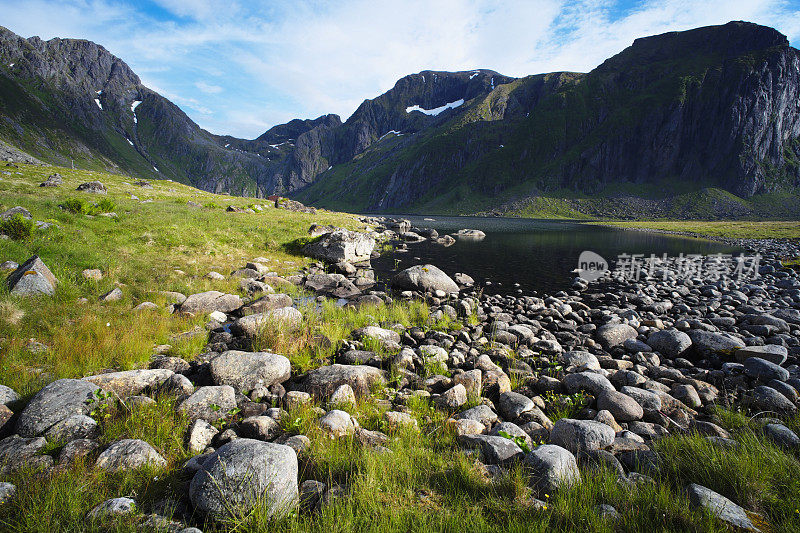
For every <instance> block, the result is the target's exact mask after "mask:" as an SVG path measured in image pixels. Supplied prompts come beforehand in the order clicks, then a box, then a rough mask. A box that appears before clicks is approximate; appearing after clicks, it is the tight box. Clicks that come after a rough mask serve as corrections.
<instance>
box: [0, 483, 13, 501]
mask: <svg viewBox="0 0 800 533" xmlns="http://www.w3.org/2000/svg"><path fill="white" fill-rule="evenodd" d="M16 493H17V487H16V486H14V484H13V483H8V482H7V481H2V482H0V505H4V504H6V503H9V502H10V501H11V500H12V499H13V498H14V495H15V494H16Z"/></svg>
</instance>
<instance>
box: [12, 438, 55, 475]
mask: <svg viewBox="0 0 800 533" xmlns="http://www.w3.org/2000/svg"><path fill="white" fill-rule="evenodd" d="M45 444H47V440H46V439H45V438H44V437H29V438H25V437H20V436H19V435H11V436H10V437H6V438H5V439H3V440H0V475H5V474H10V473H12V472H15V471H17V470H19V469H20V468H25V467H26V466H33V465H35V464H36V463H35V461H36V459H35V458H36V454H37V453H39V451H40V450H41V449H42V448H44V446H45ZM50 464H52V459H51V461H50ZM45 466H46V465H45Z"/></svg>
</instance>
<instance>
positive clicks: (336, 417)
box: [318, 409, 356, 438]
mask: <svg viewBox="0 0 800 533" xmlns="http://www.w3.org/2000/svg"><path fill="white" fill-rule="evenodd" d="M318 423H319V427H320V428H322V431H324V432H325V434H326V435H328V436H329V437H331V438H338V437H345V436H347V435H352V434H353V433H354V432H355V430H356V424H354V423H353V417H351V416H350V413H348V412H347V411H341V410H339V409H331V410H330V411H328V412H327V413H326V414H325V416H323V417H322V418H320V419H319V421H318Z"/></svg>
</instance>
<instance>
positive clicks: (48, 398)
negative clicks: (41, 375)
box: [17, 379, 100, 437]
mask: <svg viewBox="0 0 800 533" xmlns="http://www.w3.org/2000/svg"><path fill="white" fill-rule="evenodd" d="M99 390H100V387H98V386H97V385H95V384H93V383H89V382H88V381H84V380H82V379H59V380H58V381H54V382H53V383H50V384H49V385H47V386H46V387H44V388H43V389H42V390H40V391H39V392H38V393H37V394H36V395H35V396H34V397H33V399H31V401H30V402H29V403H28V405H27V406H26V407H25V409H24V410H23V411H22V413H21V414H20V417H19V420H18V421H17V433H19V434H20V435H22V436H23V437H35V436H38V435H41V434H42V433H44V432H45V431H47V430H48V429H50V428H51V427H53V426H54V425H55V424H56V423H57V422H60V421H61V420H64V419H65V418H67V417H69V416H71V415H76V414H77V415H88V414H89V412H90V411H91V410H92V409H93V408H94V405H93V404H94V402H95V401H96V400H97V398H96V395H95V393H96V392H97V391H99Z"/></svg>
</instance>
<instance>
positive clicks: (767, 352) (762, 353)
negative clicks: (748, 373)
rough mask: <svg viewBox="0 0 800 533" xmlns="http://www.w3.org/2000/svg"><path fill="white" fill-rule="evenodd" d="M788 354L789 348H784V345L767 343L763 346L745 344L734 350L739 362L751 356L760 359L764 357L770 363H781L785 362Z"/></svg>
mask: <svg viewBox="0 0 800 533" xmlns="http://www.w3.org/2000/svg"><path fill="white" fill-rule="evenodd" d="M788 356H789V350H787V349H786V346H780V345H777V344H767V345H765V346H747V347H746V348H740V349H739V350H736V360H737V361H739V362H740V363H744V362H745V361H747V360H748V359H750V358H751V357H759V358H761V359H766V360H767V361H769V362H770V363H773V364H776V365H782V364H783V363H785V362H786V359H787V357H788Z"/></svg>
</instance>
